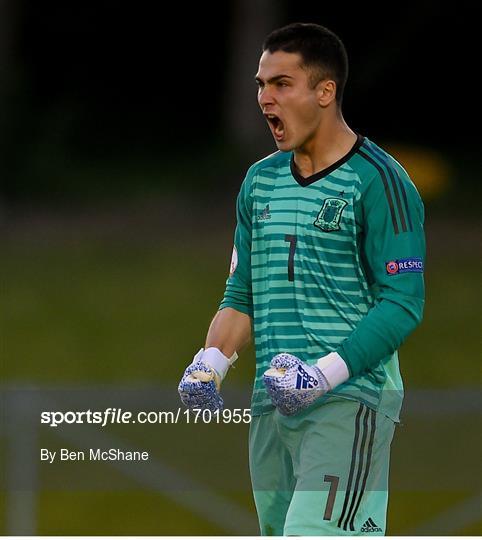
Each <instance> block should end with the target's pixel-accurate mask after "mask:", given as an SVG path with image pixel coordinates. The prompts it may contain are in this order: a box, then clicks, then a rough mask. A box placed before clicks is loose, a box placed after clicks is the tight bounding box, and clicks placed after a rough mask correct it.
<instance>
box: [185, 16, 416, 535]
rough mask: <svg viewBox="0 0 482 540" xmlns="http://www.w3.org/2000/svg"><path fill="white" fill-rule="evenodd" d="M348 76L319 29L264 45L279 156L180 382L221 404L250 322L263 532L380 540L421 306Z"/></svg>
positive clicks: (393, 175) (400, 226) (403, 221)
mask: <svg viewBox="0 0 482 540" xmlns="http://www.w3.org/2000/svg"><path fill="white" fill-rule="evenodd" d="M347 71H348V62H347V57H346V52H345V49H344V46H343V44H342V43H341V41H340V40H339V38H338V37H337V36H335V35H334V34H333V33H332V32H331V31H329V30H327V29H326V28H324V27H321V26H317V25H314V24H292V25H289V26H287V27H284V28H281V29H279V30H276V31H274V32H272V33H271V34H270V35H269V36H268V37H267V39H266V41H265V43H264V45H263V53H262V56H261V59H260V63H259V70H258V73H257V75H256V82H257V84H258V87H259V90H258V102H259V105H260V107H261V111H262V113H263V115H264V116H265V118H266V120H267V122H268V125H269V127H270V129H271V132H272V134H273V137H274V140H275V143H276V146H277V147H278V150H279V151H278V152H276V153H274V154H272V155H270V156H268V157H267V158H265V159H263V160H261V161H259V162H257V163H255V164H254V165H253V166H252V167H251V168H250V169H249V170H248V173H247V176H246V178H245V180H244V182H243V185H242V187H241V191H240V193H239V197H238V200H237V227H236V232H235V241H234V244H235V245H234V250H233V255H232V261H231V272H230V275H229V278H228V280H227V285H226V292H225V295H224V299H223V301H222V303H221V306H220V310H219V311H218V313H217V314H216V316H215V317H214V320H213V321H212V323H211V326H210V329H209V332H208V336H207V339H206V344H205V349H202V350H201V351H200V352H199V353H198V354H197V355H196V356H195V358H194V361H193V363H192V364H191V365H190V366H189V367H188V368H187V369H186V371H185V374H184V376H183V378H182V380H181V383H180V385H179V391H180V394H181V397H182V399H183V402H184V403H185V404H186V405H187V406H188V407H207V408H210V409H213V410H214V409H217V408H219V407H222V405H223V402H222V399H221V397H220V395H219V389H220V385H221V381H222V380H223V379H224V377H225V375H226V373H227V370H228V369H229V367H230V365H231V364H232V362H234V360H235V359H236V358H237V352H236V351H239V350H240V349H242V347H243V346H244V345H245V344H246V343H247V342H248V341H249V339H250V336H251V326H252V324H253V328H254V340H255V345H256V362H257V372H256V381H255V385H254V392H253V397H252V415H253V420H252V424H251V430H250V470H251V477H252V484H253V491H254V497H255V502H256V507H257V511H258V516H259V521H260V527H261V533H262V534H263V535H319V536H322V535H338V534H341V535H347V534H366V535H377V534H384V532H385V525H386V509H387V501H388V464H389V450H390V443H391V441H392V437H393V432H394V426H395V423H396V422H398V421H399V412H400V407H401V403H402V398H403V386H402V380H401V377H400V372H399V367H398V357H397V349H398V348H399V347H400V345H401V344H402V343H403V341H404V340H405V338H406V337H407V336H408V334H409V333H410V332H411V331H412V330H413V329H414V328H415V327H416V326H417V325H418V324H419V323H420V321H421V318H422V311H423V303H424V300H423V299H424V285H423V264H424V263H423V261H424V256H425V243H424V234H423V217H424V216H423V206H422V202H421V200H420V197H419V195H418V193H417V190H416V188H415V186H414V185H413V183H412V182H411V180H410V179H409V177H408V175H407V173H406V172H405V170H404V169H403V168H402V167H401V165H400V164H399V163H397V162H396V161H395V160H394V159H393V158H392V157H391V156H390V155H389V154H387V153H386V152H385V151H383V150H382V149H381V148H379V147H378V146H377V145H376V144H375V143H373V142H372V141H370V140H368V139H367V138H365V137H363V136H361V135H359V134H356V133H354V132H353V131H352V130H351V129H350V128H349V127H348V125H347V124H346V123H345V121H344V119H343V116H342V112H341V102H342V96H343V89H344V86H345V82H346V79H347Z"/></svg>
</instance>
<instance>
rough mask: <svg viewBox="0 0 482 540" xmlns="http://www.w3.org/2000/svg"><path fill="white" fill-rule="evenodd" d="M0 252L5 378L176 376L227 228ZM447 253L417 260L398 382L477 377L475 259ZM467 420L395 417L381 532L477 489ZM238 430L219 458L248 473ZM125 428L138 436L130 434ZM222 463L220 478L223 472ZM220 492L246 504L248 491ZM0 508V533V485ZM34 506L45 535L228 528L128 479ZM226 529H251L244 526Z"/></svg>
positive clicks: (215, 273)
mask: <svg viewBox="0 0 482 540" xmlns="http://www.w3.org/2000/svg"><path fill="white" fill-rule="evenodd" d="M432 234H435V232H433V233H432ZM455 244H456V243H455ZM454 249H457V246H456V245H455V247H454ZM2 251H3V265H2V266H3V268H2V272H3V283H4V287H3V294H2V300H3V305H4V308H3V310H2V312H3V314H4V315H3V320H2V328H3V333H4V353H5V355H4V360H3V362H2V364H1V366H0V369H1V377H2V382H3V383H5V384H7V385H12V384H20V385H23V384H26V383H31V384H38V385H48V386H56V387H62V386H75V385H84V386H85V385H98V384H99V383H105V384H122V383H129V384H131V383H139V384H144V383H145V384H151V385H152V384H169V383H171V384H172V385H177V381H178V379H179V377H180V375H181V373H182V371H183V369H184V367H185V364H186V363H188V362H189V361H190V359H191V358H192V355H193V353H194V352H196V351H197V350H198V348H199V347H200V346H202V344H203V340H204V336H205V333H206V330H207V327H208V325H209V322H210V319H211V317H212V315H213V314H214V312H215V310H216V309H217V306H218V302H219V299H220V298H221V295H222V291H223V286H224V281H225V278H226V272H227V268H228V263H229V253H230V240H229V235H228V234H224V233H223V234H219V235H218V236H210V237H209V238H203V239H201V240H200V241H198V240H196V242H194V241H193V240H192V237H191V236H190V235H189V234H188V233H184V234H181V235H179V236H178V237H177V238H176V242H174V241H173V240H172V239H167V240H166V236H160V237H156V235H154V236H153V237H151V238H149V239H148V240H141V241H136V240H135V234H134V233H132V232H131V234H129V237H128V239H125V238H123V237H122V236H115V235H114V236H113V237H110V238H108V239H106V238H97V237H96V235H95V234H93V235H92V234H90V235H86V236H85V237H83V236H82V235H80V236H76V237H75V238H74V237H69V234H67V235H66V236H65V237H64V238H62V239H61V240H58V239H57V240H55V241H52V240H49V238H48V237H47V238H46V237H43V236H41V235H40V236H36V235H33V237H28V238H27V237H25V236H21V235H15V234H11V235H10V236H9V237H8V239H7V241H6V242H5V243H4V245H3V249H2ZM450 253H451V255H450V256H447V254H446V251H445V249H438V250H437V249H436V250H434V252H433V253H432V257H431V258H429V260H428V262H427V272H426V284H427V304H426V312H425V319H424V323H423V325H422V326H420V327H419V329H417V331H416V332H415V333H414V335H413V336H411V337H410V339H409V340H408V342H407V343H406V344H405V345H404V347H403V349H402V351H401V355H400V356H401V369H402V374H403V376H404V380H405V384H406V387H407V388H408V389H410V388H431V389H440V390H444V389H454V388H460V389H463V388H465V387H474V386H476V385H477V384H478V381H479V377H480V375H479V373H480V371H479V345H478V336H479V324H478V322H479V312H480V310H479V305H480V303H479V298H478V295H477V294H476V292H475V290H476V289H475V284H476V283H477V282H478V278H479V275H480V267H479V266H478V264H477V263H476V260H475V258H474V257H473V256H471V254H470V252H467V250H460V252H457V251H456V252H455V253H454V252H453V251H450ZM454 261H456V264H454ZM253 374H254V356H253V351H252V348H251V349H249V350H248V351H247V352H245V353H244V354H243V355H242V356H241V358H240V360H239V361H238V364H237V369H236V370H232V372H231V373H230V376H229V383H228V382H227V383H226V384H232V385H233V386H235V385H241V384H249V383H250V381H251V380H252V378H253ZM441 395H443V394H441ZM474 421H475V422H476V423H477V422H478V423H479V425H480V417H479V416H477V415H474V416H473V417H472V416H471V417H470V418H467V417H466V418H464V419H461V418H459V417H454V418H448V419H447V418H442V417H440V418H434V419H432V420H431V419H428V420H427V419H419V418H417V416H416V415H412V416H410V417H408V418H405V419H404V423H405V426H404V427H403V428H401V429H400V430H399V432H398V433H397V437H396V439H395V442H394V447H393V448H394V452H393V460H392V461H393V467H392V483H393V491H392V497H391V502H390V514H389V523H390V528H389V533H390V534H403V533H404V531H408V530H416V527H417V525H418V524H423V523H425V522H427V521H430V520H431V519H433V518H434V516H436V515H439V514H440V513H441V512H442V513H443V512H445V511H447V509H449V508H451V507H452V506H453V505H455V504H457V503H460V502H463V501H464V500H465V499H466V498H468V497H470V496H473V494H474V493H476V492H477V490H478V488H479V487H480V484H479V481H478V480H477V474H476V470H474V468H475V469H477V467H478V456H479V455H480V440H479V435H478V433H477V432H476V431H474V430H473V428H472V427H471V426H473V422H474ZM471 422H472V423H471ZM240 434H241V435H242V437H240ZM245 435H246V434H245V432H244V431H243V432H242V433H241V432H238V433H237V436H233V441H237V442H235V445H236V446H237V450H236V452H234V457H233V458H232V460H231V461H230V462H229V467H231V468H232V470H234V471H236V474H242V475H245V476H246V477H247V463H246V460H247V455H246V450H245V448H244V446H243V442H242V441H243V440H244V438H245ZM132 437H133V438H134V439H135V438H136V437H139V439H141V438H142V435H141V434H137V433H135V432H133V433H132ZM214 437H215V435H214ZM180 441H181V442H183V443H184V441H186V442H185V443H184V444H191V445H192V442H195V444H194V445H192V446H193V448H191V449H190V451H186V452H185V455H186V456H189V455H190V454H191V452H192V451H195V450H196V448H195V447H196V445H198V446H201V445H202V444H203V442H202V440H199V438H196V441H189V434H188V433H187V434H186V433H184V434H183V435H182V437H181V438H180ZM229 442H230V441H226V440H223V441H219V444H220V448H221V449H223V451H224V452H229ZM4 443H5V440H3V441H2V447H3V446H4ZM166 446H167V443H166V441H162V444H161V442H160V443H159V445H158V447H157V448H155V449H154V453H155V454H156V456H157V458H159V459H161V460H165V461H167V462H169V463H171V464H173V465H174V466H176V467H178V468H182V467H183V463H185V462H186V460H185V459H184V450H183V446H182V444H179V445H178V446H176V445H173V446H172V447H171V448H170V450H169V449H166ZM461 455H463V456H464V458H463V459H460V456H461ZM3 456H4V454H3ZM454 456H457V459H456V460H455V461H456V465H455V463H454ZM6 466H7V467H8V463H6ZM229 467H228V466H227V470H224V471H222V474H229ZM454 467H455V469H457V471H456V472H457V474H455V472H454V474H453V477H454V478H457V479H458V483H457V484H456V485H450V482H449V481H447V482H440V481H439V480H440V475H446V477H447V476H448V478H449V479H450V478H452V474H451V473H450V471H454ZM185 468H186V470H189V465H185ZM447 471H449V472H447ZM114 476H115V475H114ZM415 477H416V481H415ZM407 478H409V479H411V480H410V481H407ZM246 480H247V478H246ZM416 485H419V486H420V489H418V488H417V489H415V488H414V486H416ZM227 497H228V498H231V499H232V500H233V501H236V502H237V504H238V505H239V506H240V507H242V508H245V509H246V510H247V511H248V512H254V506H253V503H252V500H251V496H250V494H249V491H240V492H239V493H231V494H228V495H227ZM0 510H1V511H2V514H0V534H5V532H6V530H5V520H4V519H1V516H2V515H3V516H4V515H5V493H4V494H3V496H2V497H1V499H0ZM37 516H38V521H37V523H38V530H37V533H38V534H44V535H47V534H52V535H55V534H70V535H88V534H105V535H111V534H114V535H115V534H133V535H138V534H152V535H168V534H184V535H191V534H199V535H200V534H224V533H226V531H225V530H222V529H220V528H219V527H217V526H215V525H213V524H211V523H208V522H207V521H206V520H203V519H202V518H201V517H199V516H196V515H194V514H192V513H190V512H189V510H187V509H186V508H184V507H183V506H182V505H180V504H178V503H177V502H175V501H173V500H171V499H169V498H166V497H163V496H162V495H160V494H156V493H153V492H151V491H149V490H147V489H145V490H143V489H142V488H141V487H139V486H138V485H135V483H133V484H132V485H127V486H125V487H124V488H123V489H118V490H116V491H109V490H106V491H103V492H88V491H84V492H76V491H43V492H40V493H39V495H38V507H37ZM2 523H3V524H4V525H1V524H2ZM480 525H481V523H480V522H479V523H476V522H475V523H474V520H472V521H471V522H469V523H468V525H465V526H464V527H462V528H461V529H460V530H457V531H451V533H459V534H476V533H479V534H480V531H481V529H480ZM443 533H444V532H443V531H434V534H443ZM237 534H240V535H243V534H256V531H255V530H242V527H241V530H239V532H238V533H237Z"/></svg>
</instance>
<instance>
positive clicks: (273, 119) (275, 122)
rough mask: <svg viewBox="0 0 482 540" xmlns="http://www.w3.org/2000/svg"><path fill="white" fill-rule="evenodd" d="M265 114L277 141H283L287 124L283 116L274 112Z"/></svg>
mask: <svg viewBox="0 0 482 540" xmlns="http://www.w3.org/2000/svg"><path fill="white" fill-rule="evenodd" d="M264 116H265V118H266V120H267V121H268V124H269V127H270V129H271V133H272V134H273V137H274V138H275V139H276V140H277V141H282V140H283V138H284V135H285V126H284V123H283V121H282V120H281V118H280V117H279V116H277V115H276V114H273V113H267V114H265V115H264Z"/></svg>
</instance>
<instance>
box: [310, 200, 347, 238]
mask: <svg viewBox="0 0 482 540" xmlns="http://www.w3.org/2000/svg"><path fill="white" fill-rule="evenodd" d="M347 204H348V203H347V202H346V201H345V200H343V199H335V198H329V199H325V200H324V202H323V206H322V207H321V210H320V211H319V213H318V216H317V218H316V219H315V222H314V224H313V225H315V227H318V228H319V229H321V230H322V231H325V232H332V231H339V230H340V220H341V215H342V213H343V210H344V208H345V206H347Z"/></svg>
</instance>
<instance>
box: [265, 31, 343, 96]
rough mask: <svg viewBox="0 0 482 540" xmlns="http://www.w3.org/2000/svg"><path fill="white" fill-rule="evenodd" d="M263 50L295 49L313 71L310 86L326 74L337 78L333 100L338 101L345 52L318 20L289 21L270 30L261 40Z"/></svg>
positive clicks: (335, 36)
mask: <svg viewBox="0 0 482 540" xmlns="http://www.w3.org/2000/svg"><path fill="white" fill-rule="evenodd" d="M264 51H269V52H270V53H274V52H276V51H284V52H287V53H298V54H299V55H300V56H301V58H302V63H303V66H304V67H306V68H308V69H309V70H311V72H312V73H311V76H310V82H311V84H312V86H313V87H314V86H315V85H316V84H317V83H318V82H319V81H320V80H322V79H326V78H332V79H333V80H334V81H335V82H336V101H337V103H338V105H341V102H342V99H343V91H344V89H345V84H346V80H347V78H348V56H347V54H346V49H345V46H344V45H343V42H342V41H341V39H340V38H339V37H338V36H337V35H336V34H335V33H334V32H332V31H331V30H328V28H325V27H324V26H320V25H319V24H311V23H292V24H289V25H288V26H283V27H282V28H278V29H277V30H274V31H273V32H271V33H270V34H269V35H268V36H267V37H266V39H265V40H264V43H263V52H264Z"/></svg>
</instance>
